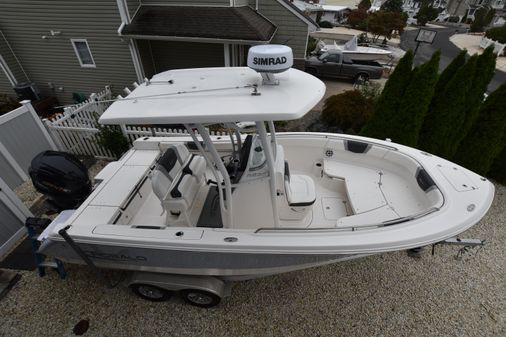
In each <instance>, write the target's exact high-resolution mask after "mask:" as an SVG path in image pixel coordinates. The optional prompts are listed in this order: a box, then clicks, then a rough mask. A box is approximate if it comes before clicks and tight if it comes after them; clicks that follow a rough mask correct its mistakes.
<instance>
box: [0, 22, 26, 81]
mask: <svg viewBox="0 0 506 337" xmlns="http://www.w3.org/2000/svg"><path fill="white" fill-rule="evenodd" d="M0 27H1V26H0ZM0 55H2V58H3V59H4V61H5V63H7V66H8V67H9V69H10V71H11V73H12V74H13V75H14V77H15V78H16V81H17V83H21V82H26V81H28V79H27V78H26V76H25V74H24V73H23V70H22V69H21V66H20V65H19V63H18V61H17V60H16V55H14V54H13V53H12V50H11V48H10V47H9V42H8V41H7V40H6V39H5V38H4V34H3V32H1V30H0Z"/></svg>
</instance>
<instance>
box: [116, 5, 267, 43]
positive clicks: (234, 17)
mask: <svg viewBox="0 0 506 337" xmlns="http://www.w3.org/2000/svg"><path fill="white" fill-rule="evenodd" d="M275 32H276V26H275V25H274V24H273V23H272V22H270V21H269V20H267V19H266V18H265V17H264V16H262V15H260V14H259V13H257V12H255V11H254V10H253V9H252V8H251V7H248V6H243V7H206V6H156V5H142V6H140V7H139V10H138V11H137V13H136V14H135V16H134V17H133V19H132V22H131V23H130V24H127V25H125V27H124V28H123V29H122V31H121V34H122V35H127V36H132V37H140V38H143V39H167V40H171V39H184V38H187V39H205V40H213V39H215V40H220V41H222V40H228V41H251V42H264V43H265V42H269V41H270V40H271V39H272V37H273V36H274V33H275Z"/></svg>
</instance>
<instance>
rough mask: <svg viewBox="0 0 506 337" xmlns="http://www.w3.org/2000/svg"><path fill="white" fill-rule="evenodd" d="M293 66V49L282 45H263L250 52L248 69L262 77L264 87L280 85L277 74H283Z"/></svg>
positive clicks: (251, 49)
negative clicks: (275, 75)
mask: <svg viewBox="0 0 506 337" xmlns="http://www.w3.org/2000/svg"><path fill="white" fill-rule="evenodd" d="M292 66H293V52H292V48H290V47H288V46H284V45H280V44H263V45H258V46H254V47H251V48H250V49H249V51H248V67H250V68H251V69H253V70H255V71H257V72H259V73H260V75H262V79H263V84H264V85H278V84H279V80H277V79H276V78H275V77H274V74H275V73H282V72H284V71H286V70H288V69H290V68H291V67H292Z"/></svg>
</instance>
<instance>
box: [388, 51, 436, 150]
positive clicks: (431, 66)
mask: <svg viewBox="0 0 506 337" xmlns="http://www.w3.org/2000/svg"><path fill="white" fill-rule="evenodd" d="M440 56H441V52H440V51H437V52H435V53H434V54H433V55H432V57H431V59H430V60H429V61H427V62H426V63H424V64H423V65H421V66H420V67H418V68H417V69H415V70H413V73H412V76H411V81H410V82H409V85H408V86H407V88H406V91H405V92H404V94H403V95H402V96H401V97H399V98H398V99H399V100H400V104H399V108H398V110H397V113H396V114H395V116H393V120H391V123H392V124H393V125H397V126H398V128H395V129H392V130H390V132H391V133H390V136H389V137H390V138H391V139H392V141H394V142H396V143H400V144H404V145H408V146H413V147H414V146H416V145H417V143H418V135H419V133H420V129H421V127H422V124H423V120H424V118H425V115H426V114H427V111H428V110H429V105H430V102H431V99H432V96H433V95H434V87H435V85H436V82H437V80H438V70H439V58H440Z"/></svg>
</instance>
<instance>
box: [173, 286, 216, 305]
mask: <svg viewBox="0 0 506 337" xmlns="http://www.w3.org/2000/svg"><path fill="white" fill-rule="evenodd" d="M181 297H183V299H184V300H185V302H186V303H189V304H191V305H194V306H197V307H201V308H211V307H214V306H216V305H218V304H219V303H220V301H221V297H220V296H218V295H216V294H213V293H210V292H208V291H205V290H199V289H186V290H181Z"/></svg>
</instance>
